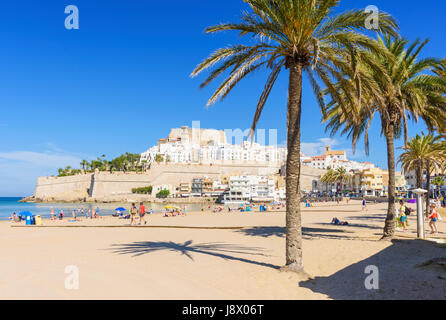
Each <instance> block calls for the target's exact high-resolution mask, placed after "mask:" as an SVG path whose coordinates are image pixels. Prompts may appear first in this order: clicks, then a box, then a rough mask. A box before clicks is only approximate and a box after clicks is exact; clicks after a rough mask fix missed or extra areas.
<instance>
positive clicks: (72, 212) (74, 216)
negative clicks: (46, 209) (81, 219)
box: [71, 209, 76, 221]
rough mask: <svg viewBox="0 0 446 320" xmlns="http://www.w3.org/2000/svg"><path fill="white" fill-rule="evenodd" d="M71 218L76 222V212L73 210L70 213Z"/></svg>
mask: <svg viewBox="0 0 446 320" xmlns="http://www.w3.org/2000/svg"><path fill="white" fill-rule="evenodd" d="M71 216H72V217H73V220H75V221H76V210H75V209H73V211H71Z"/></svg>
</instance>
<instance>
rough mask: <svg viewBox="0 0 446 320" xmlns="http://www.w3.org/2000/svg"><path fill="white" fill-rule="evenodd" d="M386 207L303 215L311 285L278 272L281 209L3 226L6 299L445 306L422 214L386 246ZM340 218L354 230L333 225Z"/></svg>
mask: <svg viewBox="0 0 446 320" xmlns="http://www.w3.org/2000/svg"><path fill="white" fill-rule="evenodd" d="M385 209H386V205H385V204H378V205H369V210H368V212H362V211H361V205H360V204H359V202H356V203H351V204H350V205H348V206H347V205H345V204H344V205H340V206H337V205H336V204H320V205H318V207H314V208H306V209H304V213H303V226H304V264H305V270H306V271H307V272H308V273H309V274H310V275H312V276H313V277H314V280H304V281H301V280H302V279H300V278H299V277H298V276H297V275H295V274H292V273H283V272H280V271H278V268H279V267H280V266H282V265H283V264H284V259H285V237H284V225H285V214H284V213H283V212H271V213H230V214H228V213H227V212H225V213H217V214H213V213H201V212H198V213H192V214H190V215H188V216H187V217H172V218H164V217H162V216H161V215H152V216H149V226H151V227H150V228H140V227H134V228H129V227H119V228H112V227H111V226H123V225H125V224H128V220H126V221H124V220H119V219H117V218H111V217H108V218H103V219H100V220H93V221H85V219H84V220H83V221H81V222H75V223H73V222H68V221H67V220H68V219H66V221H64V222H59V221H44V226H59V227H57V228H46V227H43V228H35V227H25V228H21V227H20V228H16V227H14V228H13V227H11V225H15V224H11V223H0V270H1V271H2V272H1V275H0V299H446V267H445V262H444V260H443V262H441V261H439V263H437V264H432V265H430V266H427V267H424V268H416V266H417V265H419V264H421V263H424V262H426V261H428V260H430V259H434V258H446V247H445V245H444V244H436V243H435V242H431V241H417V240H414V238H415V235H416V234H415V230H416V220H415V217H414V216H411V217H410V218H409V222H410V225H411V226H410V232H408V233H405V234H403V233H402V232H398V237H397V238H398V240H397V241H395V242H393V243H389V242H381V241H378V240H379V238H380V235H381V234H382V226H383V223H384V218H385ZM335 216H336V217H338V218H339V219H340V220H347V221H348V222H349V223H350V224H351V226H342V227H340V226H331V225H329V224H328V223H329V222H330V221H331V219H332V218H333V217H335ZM64 225H66V226H89V227H88V228H85V227H77V228H66V227H61V226H64ZM99 226H108V227H105V228H99ZM153 226H189V227H204V228H206V227H223V228H228V227H244V228H243V229H187V228H178V229H176V228H170V229H169V228H153ZM439 229H440V231H441V232H442V233H440V235H438V236H436V237H435V238H436V239H437V240H439V241H440V240H441V239H442V240H443V241H444V239H445V238H446V233H445V232H446V223H445V221H444V220H443V221H442V222H440V223H439ZM426 230H427V231H428V230H429V229H428V226H427V224H426ZM67 265H76V266H77V267H79V272H80V287H79V289H78V290H67V289H65V286H64V282H65V278H66V277H67V274H65V273H64V271H65V267H66V266H67ZM369 265H376V266H377V267H378V268H379V271H380V274H379V276H380V278H379V285H380V290H366V289H365V286H364V280H365V278H366V276H367V275H366V274H365V273H364V270H365V268H366V267H367V266H369Z"/></svg>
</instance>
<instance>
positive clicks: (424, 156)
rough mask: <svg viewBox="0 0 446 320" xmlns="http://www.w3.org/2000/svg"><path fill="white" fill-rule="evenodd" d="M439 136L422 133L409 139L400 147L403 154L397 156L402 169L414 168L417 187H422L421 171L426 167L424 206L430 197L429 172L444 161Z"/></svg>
mask: <svg viewBox="0 0 446 320" xmlns="http://www.w3.org/2000/svg"><path fill="white" fill-rule="evenodd" d="M439 140H440V137H434V136H433V135H431V134H429V135H427V136H426V135H424V133H423V134H422V135H421V136H420V135H417V136H416V137H414V138H412V139H410V140H409V141H408V143H407V144H406V145H405V146H404V147H403V148H402V149H403V150H404V152H403V154H401V156H400V157H399V162H401V164H402V166H403V168H404V170H405V171H406V172H407V171H410V170H414V171H415V173H416V177H417V187H418V188H423V171H424V169H426V184H427V190H428V197H427V199H426V208H429V199H430V172H431V171H432V170H433V169H439V168H441V166H442V165H443V163H444V161H446V157H445V156H446V153H445V151H444V149H443V148H442V144H441V143H440V142H439Z"/></svg>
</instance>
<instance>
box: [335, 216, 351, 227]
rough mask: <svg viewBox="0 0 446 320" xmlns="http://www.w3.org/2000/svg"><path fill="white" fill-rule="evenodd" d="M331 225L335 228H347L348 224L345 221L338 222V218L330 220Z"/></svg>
mask: <svg viewBox="0 0 446 320" xmlns="http://www.w3.org/2000/svg"><path fill="white" fill-rule="evenodd" d="M331 224H334V225H336V226H348V222H347V221H340V220H339V219H338V218H336V217H335V218H333V220H331Z"/></svg>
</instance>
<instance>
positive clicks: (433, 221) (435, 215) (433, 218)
mask: <svg viewBox="0 0 446 320" xmlns="http://www.w3.org/2000/svg"><path fill="white" fill-rule="evenodd" d="M438 217H439V215H438V212H437V205H436V204H433V205H431V210H430V215H429V220H430V221H429V227H430V228H431V234H437V233H438V228H437V221H438Z"/></svg>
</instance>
